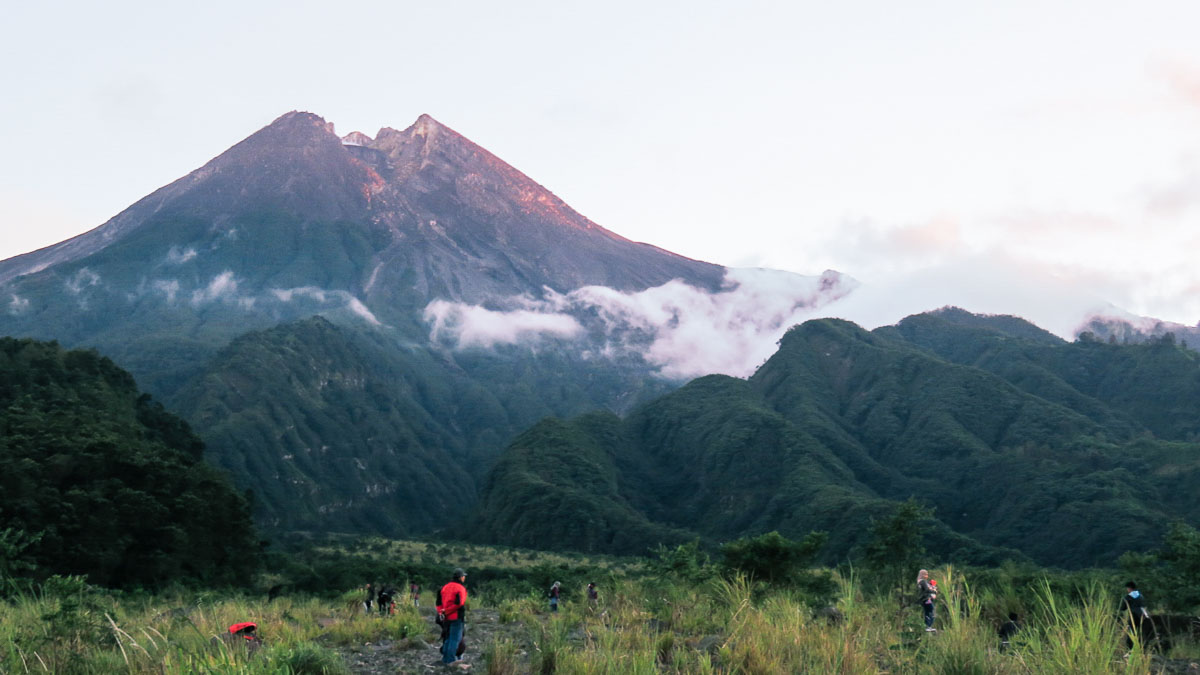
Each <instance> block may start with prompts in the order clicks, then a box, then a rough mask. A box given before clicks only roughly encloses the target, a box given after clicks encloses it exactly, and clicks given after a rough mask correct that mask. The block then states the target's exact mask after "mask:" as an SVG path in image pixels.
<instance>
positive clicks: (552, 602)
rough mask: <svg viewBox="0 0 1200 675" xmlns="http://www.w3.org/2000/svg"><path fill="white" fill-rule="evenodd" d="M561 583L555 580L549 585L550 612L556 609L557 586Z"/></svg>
mask: <svg viewBox="0 0 1200 675" xmlns="http://www.w3.org/2000/svg"><path fill="white" fill-rule="evenodd" d="M561 585H562V584H560V583H558V582H557V581H556V582H554V585H553V586H551V587H550V611H551V612H557V611H558V593H559V591H558V587H559V586H561Z"/></svg>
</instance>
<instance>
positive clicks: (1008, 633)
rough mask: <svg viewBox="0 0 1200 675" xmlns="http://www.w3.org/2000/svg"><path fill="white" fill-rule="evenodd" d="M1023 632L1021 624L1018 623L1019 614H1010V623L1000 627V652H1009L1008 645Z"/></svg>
mask: <svg viewBox="0 0 1200 675" xmlns="http://www.w3.org/2000/svg"><path fill="white" fill-rule="evenodd" d="M1019 630H1021V624H1019V623H1017V613H1016V612H1009V613H1008V621H1005V622H1004V625H1002V626H1000V630H998V631H996V634H997V635H999V636H1000V651H1002V652H1003V651H1008V643H1010V642H1012V637H1013V636H1014V635H1016V634H1017V631H1019Z"/></svg>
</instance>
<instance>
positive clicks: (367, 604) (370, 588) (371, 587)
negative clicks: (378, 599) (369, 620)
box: [363, 583, 375, 614]
mask: <svg viewBox="0 0 1200 675" xmlns="http://www.w3.org/2000/svg"><path fill="white" fill-rule="evenodd" d="M373 602H375V584H370V583H368V584H367V598H366V600H363V609H364V610H365V611H366V612H367V614H370V613H371V603H373Z"/></svg>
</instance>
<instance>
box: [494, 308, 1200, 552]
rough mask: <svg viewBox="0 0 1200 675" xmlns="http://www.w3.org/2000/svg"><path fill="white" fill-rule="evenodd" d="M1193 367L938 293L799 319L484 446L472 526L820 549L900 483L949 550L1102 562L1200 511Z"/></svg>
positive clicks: (520, 532) (525, 539) (499, 537)
mask: <svg viewBox="0 0 1200 675" xmlns="http://www.w3.org/2000/svg"><path fill="white" fill-rule="evenodd" d="M1198 382H1200V357H1198V356H1197V354H1196V353H1195V352H1192V351H1189V350H1186V349H1183V348H1182V347H1180V346H1177V345H1175V344H1173V343H1170V342H1169V341H1165V340H1160V341H1158V342H1156V343H1155V344H1146V345H1128V346H1123V345H1110V344H1101V343H1099V342H1094V341H1080V342H1075V343H1066V342H1063V341H1061V340H1058V339H1057V338H1054V337H1053V336H1051V335H1049V334H1047V333H1045V332H1044V331H1041V330H1040V329H1038V328H1036V327H1035V326H1032V325H1031V324H1028V323H1026V322H1023V321H1021V320H1019V319H1015V318H1013V317H978V316H974V315H967V314H966V313H955V312H954V311H943V312H937V313H932V314H929V315H921V316H918V317H910V318H909V319H907V320H905V321H904V322H901V324H899V325H898V326H895V327H888V328H883V329H879V330H876V331H874V332H868V331H865V330H863V329H862V328H860V327H858V326H856V325H854V324H851V323H848V322H845V321H839V320H819V321H810V322H808V323H805V324H803V325H801V326H797V327H795V328H793V329H792V330H791V331H789V332H788V334H787V335H786V336H785V337H784V338H783V340H782V341H781V343H780V348H779V351H778V352H777V353H776V354H775V355H774V356H773V357H772V358H771V359H770V360H768V361H767V363H765V364H764V365H763V366H762V367H761V368H760V369H759V371H758V372H757V373H756V374H755V375H754V376H753V377H751V378H750V379H749V380H748V381H742V380H736V379H733V378H726V377H707V378H701V379H699V380H696V381H693V382H691V383H690V384H688V385H687V386H685V387H683V388H682V389H680V390H678V391H676V392H673V393H670V394H668V395H666V396H664V397H662V398H660V399H658V400H656V401H654V402H652V403H649V404H647V405H645V406H643V407H641V408H639V409H637V410H636V411H635V412H633V413H632V414H631V415H629V416H628V417H626V418H624V419H620V418H617V417H615V416H611V415H589V416H584V417H582V418H577V419H574V420H570V421H562V420H547V421H545V422H543V423H541V424H540V425H538V427H536V428H535V429H533V430H531V431H530V432H528V433H526V434H525V435H523V436H521V437H519V438H518V439H517V440H516V441H515V442H514V443H513V444H512V445H511V446H510V447H509V449H508V450H507V451H506V452H505V454H504V455H503V456H502V458H501V460H500V461H499V463H498V464H497V466H496V467H495V469H494V470H493V472H492V474H491V476H490V477H489V478H488V480H487V481H486V483H485V485H484V489H483V491H482V495H481V502H480V508H479V509H478V511H477V513H476V516H475V517H474V519H473V520H472V528H471V531H472V533H473V534H474V536H476V537H479V538H481V539H490V540H495V541H505V542H510V543H524V544H530V543H532V542H535V541H536V542H541V545H557V546H560V547H563V548H573V549H582V550H624V551H635V550H637V549H638V548H639V547H642V548H644V547H645V546H647V545H652V544H653V543H654V542H655V540H656V539H659V538H662V537H663V536H664V534H663V533H667V534H669V535H670V536H672V537H674V538H675V539H679V538H683V537H689V536H700V537H703V538H706V539H710V540H714V541H718V540H725V539H729V538H733V537H737V536H742V535H745V534H755V533H759V532H765V531H769V530H776V529H777V530H779V531H780V532H782V533H784V534H785V535H788V536H793V537H800V536H802V535H804V534H805V533H807V532H809V531H811V530H826V531H828V532H829V534H830V541H829V545H828V546H827V549H826V555H827V556H829V557H830V558H838V557H842V556H844V555H846V554H848V553H850V552H851V551H853V550H854V549H855V547H856V546H858V545H860V544H861V543H862V542H863V541H864V538H865V537H866V533H867V529H868V528H867V526H868V523H869V521H870V519H871V518H872V517H874V516H877V515H879V514H881V513H884V512H886V511H887V510H888V509H889V508H891V506H893V505H894V504H895V503H896V502H898V501H902V500H905V499H908V498H909V497H917V498H918V499H920V500H923V501H925V502H927V503H928V504H929V505H930V506H933V507H935V509H936V516H937V518H938V526H939V527H938V529H937V532H936V533H935V534H936V536H935V540H936V541H935V542H934V548H935V549H936V552H937V553H939V554H940V555H942V556H945V557H946V558H947V559H950V560H954V561H958V562H994V561H996V560H997V559H1000V558H1003V557H1020V556H1022V555H1023V556H1028V557H1029V558H1032V559H1033V560H1035V561H1037V562H1039V563H1042V564H1051V565H1060V566H1083V565H1091V564H1098V563H1111V562H1113V561H1114V560H1115V558H1116V557H1117V556H1118V555H1120V554H1121V553H1122V552H1124V551H1126V550H1145V549H1148V548H1150V547H1152V546H1153V545H1154V544H1155V543H1156V542H1157V541H1158V540H1159V539H1160V538H1161V536H1162V533H1163V531H1164V529H1165V528H1166V526H1167V524H1168V523H1169V522H1170V521H1171V520H1172V519H1175V518H1183V519H1185V520H1187V521H1188V522H1191V523H1193V524H1194V523H1195V522H1197V520H1198V519H1200V505H1198V504H1197V503H1196V500H1195V499H1194V498H1193V497H1192V495H1194V494H1195V493H1196V490H1197V488H1200V461H1198V458H1200V443H1197V442H1196V439H1197V433H1196V431H1197V427H1196V425H1197V420H1196V416H1195V415H1194V414H1193V415H1190V416H1189V415H1188V414H1187V413H1188V411H1189V410H1190V411H1196V410H1197V409H1198V407H1197V402H1198V401H1200V396H1197V395H1196V392H1197V391H1198V390H1197V383H1198ZM518 505H525V507H524V508H518ZM555 533H558V534H555ZM1014 551H1020V553H1015V552H1014Z"/></svg>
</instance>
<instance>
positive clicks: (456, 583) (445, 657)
mask: <svg viewBox="0 0 1200 675" xmlns="http://www.w3.org/2000/svg"><path fill="white" fill-rule="evenodd" d="M466 580H467V573H466V572H465V571H464V570H463V569H462V568H461V567H458V568H455V570H454V572H453V573H451V575H450V583H448V584H446V585H445V586H442V588H441V590H439V591H438V594H437V618H438V624H439V625H441V627H442V663H445V664H446V665H452V666H454V667H456V668H461V669H462V670H466V669H468V668H470V667H471V666H470V664H468V663H466V662H464V661H463V660H462V652H463V649H462V646H463V630H464V628H465V623H466V615H467V588H466V586H463V583H464V582H465V581H466Z"/></svg>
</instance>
